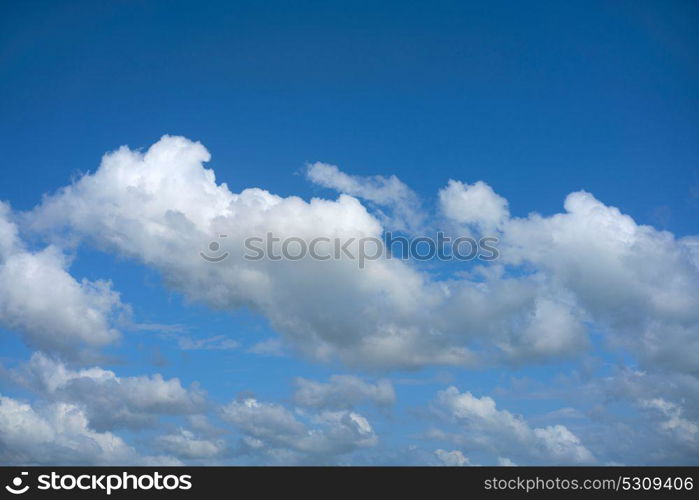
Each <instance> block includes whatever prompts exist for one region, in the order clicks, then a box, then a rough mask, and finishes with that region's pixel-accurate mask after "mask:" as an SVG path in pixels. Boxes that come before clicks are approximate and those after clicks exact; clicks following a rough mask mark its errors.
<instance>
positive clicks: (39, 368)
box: [14, 353, 206, 431]
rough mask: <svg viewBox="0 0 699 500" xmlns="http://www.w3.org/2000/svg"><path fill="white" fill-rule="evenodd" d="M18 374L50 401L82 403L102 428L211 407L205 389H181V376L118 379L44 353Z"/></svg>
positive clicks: (152, 422) (153, 420)
mask: <svg viewBox="0 0 699 500" xmlns="http://www.w3.org/2000/svg"><path fill="white" fill-rule="evenodd" d="M14 375H15V380H16V381H17V382H18V383H20V384H21V385H23V386H25V387H27V388H29V389H31V390H33V391H35V392H36V393H38V394H40V395H42V396H43V397H44V398H45V399H47V400H49V401H55V402H62V403H69V404H71V405H77V406H78V407H80V408H81V410H82V411H83V412H84V415H85V416H86V418H87V419H88V421H89V425H90V427H91V428H93V429H95V430H98V431H105V430H112V429H114V428H117V427H130V428H139V427H144V426H153V425H155V424H156V423H157V419H158V417H159V416H161V415H191V414H196V413H200V412H203V411H204V410H205V408H206V398H205V395H204V393H203V391H202V390H201V389H199V388H198V387H197V386H193V387H190V388H185V387H182V384H181V383H180V381H179V380H178V379H176V378H173V379H169V380H166V379H164V378H163V377H162V376H161V375H160V374H155V375H152V376H136V377H118V376H117V375H116V374H115V373H114V372H112V371H110V370H104V369H102V368H99V367H93V368H86V369H81V370H71V369H70V368H68V367H66V366H65V365H64V364H63V363H62V362H60V361H57V360H54V359H51V358H49V357H47V356H45V355H43V354H41V353H35V354H33V355H32V357H31V360H30V361H29V363H27V364H26V365H24V366H23V367H21V368H20V369H18V370H15V373H14Z"/></svg>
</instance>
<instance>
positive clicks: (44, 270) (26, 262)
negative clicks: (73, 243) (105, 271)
mask: <svg viewBox="0 0 699 500" xmlns="http://www.w3.org/2000/svg"><path fill="white" fill-rule="evenodd" d="M11 215H12V214H11V210H10V208H9V206H8V205H7V204H5V203H2V202H0V326H2V327H4V328H7V329H10V330H16V331H19V332H20V333H21V334H22V335H23V336H24V339H25V341H26V342H27V343H28V344H29V345H30V346H32V347H34V348H37V349H41V350H44V351H47V352H54V353H60V354H62V355H65V356H68V357H73V358H75V357H78V356H80V355H87V354H89V352H90V351H94V350H95V349H96V348H99V347H102V346H104V345H106V344H109V343H111V342H114V341H115V340H117V339H118V338H119V332H118V331H117V330H116V329H115V328H114V327H113V326H112V320H113V316H114V315H115V314H117V313H119V312H123V311H124V306H123V305H122V304H121V301H120V298H119V294H118V293H116V292H115V291H113V290H112V288H111V283H110V282H109V281H100V280H98V281H89V280H86V279H83V280H82V281H77V280H75V279H74V278H73V277H72V276H71V275H70V274H68V272H67V269H68V266H69V263H70V261H69V259H68V258H67V257H66V255H64V254H63V253H62V252H61V251H60V250H59V249H58V248H57V247H55V246H48V247H46V248H44V249H42V250H39V251H30V250H28V249H27V248H26V247H25V245H24V243H23V242H22V240H21V239H20V237H19V232H18V229H17V225H16V224H15V223H14V222H12V221H11V220H10V218H11Z"/></svg>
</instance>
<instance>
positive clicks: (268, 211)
mask: <svg viewBox="0 0 699 500" xmlns="http://www.w3.org/2000/svg"><path fill="white" fill-rule="evenodd" d="M208 159H209V153H208V152H207V151H206V149H205V148H204V147H203V146H202V145H201V144H199V143H194V142H191V141H188V140H186V139H184V138H181V137H167V136H166V137H164V138H163V139H161V140H160V141H159V142H158V143H156V144H155V145H153V146H152V147H151V148H150V149H149V150H148V151H147V152H145V153H140V152H135V151H131V150H129V149H128V148H121V149H119V150H118V151H116V152H114V153H111V154H108V155H106V156H105V158H104V159H103V161H102V165H101V166H100V168H99V169H98V170H97V171H96V172H95V173H94V174H89V175H86V176H84V177H82V178H81V179H79V180H78V181H77V182H76V183H74V184H73V185H71V186H68V187H66V188H64V189H62V190H61V191H59V192H58V193H56V194H55V195H53V196H50V197H48V198H46V199H45V200H44V202H43V203H42V205H41V206H39V207H38V208H37V209H36V210H34V211H33V212H32V213H31V214H29V215H28V216H27V221H28V223H29V224H30V225H31V226H32V227H33V228H34V229H35V230H45V231H50V230H57V229H58V228H62V227H67V228H68V229H69V230H70V231H71V232H72V233H73V234H77V235H82V236H84V237H85V238H87V239H89V240H90V241H92V242H93V243H95V244H97V245H99V246H100V247H102V248H105V249H109V250H113V251H116V252H118V253H121V254H126V255H128V256H132V257H134V258H137V259H139V260H141V261H142V262H144V263H146V264H148V265H152V266H155V267H156V268H158V269H160V270H161V272H162V273H163V275H164V277H165V280H166V282H167V283H168V284H169V285H170V286H172V287H174V288H176V289H178V290H180V291H181V292H183V293H184V294H186V295H187V296H188V297H189V298H192V299H195V300H200V301H203V302H206V303H208V304H209V305H211V306H212V307H216V308H224V309H229V308H236V307H240V306H246V305H247V306H250V307H252V308H253V309H255V310H257V311H260V312H261V313H263V314H264V315H265V316H266V317H268V318H269V319H270V320H271V323H272V325H273V326H274V327H275V328H276V329H277V330H278V331H280V332H281V333H282V334H284V335H285V337H286V340H287V341H288V342H289V343H290V344H291V345H292V346H294V347H296V348H297V349H299V350H301V351H302V352H304V353H305V354H306V355H308V356H311V357H314V358H316V359H321V360H330V359H333V358H336V357H339V358H341V359H342V360H343V361H345V362H346V363H348V364H350V365H361V366H365V367H376V368H381V369H387V368H415V367H421V366H425V365H430V364H456V365H473V364H478V363H481V362H483V361H484V360H487V359H492V358H506V359H513V360H517V361H518V362H519V361H521V360H522V359H525V360H526V359H532V358H533V359H545V358H549V357H552V356H553V357H557V356H565V355H571V354H574V353H576V352H578V351H579V350H580V349H581V348H584V347H585V345H586V340H585V333H584V330H583V328H582V326H581V325H582V317H581V316H582V314H581V312H580V311H579V308H578V307H577V304H576V300H575V297H574V296H573V295H571V294H566V293H564V292H565V291H563V292H562V291H561V290H559V289H558V288H557V287H556V286H554V285H555V284H554V283H552V280H551V279H550V278H549V277H547V276H545V275H540V274H536V275H531V276H521V277H511V276H510V277H507V276H503V275H502V273H501V272H498V269H499V268H498V266H493V267H492V269H490V270H483V269H482V270H481V272H482V274H483V276H480V277H479V276H474V279H464V278H463V277H462V278H459V279H447V280H442V281H437V280H435V279H433V278H431V277H430V276H429V275H427V274H425V273H422V272H418V271H417V270H415V269H414V268H413V267H411V266H410V265H408V264H406V263H405V262H401V261H399V260H387V259H379V260H377V261H370V262H367V263H366V269H363V270H360V269H358V268H357V262H355V261H351V260H348V259H346V258H340V259H337V260H336V259H332V260H327V261H317V260H310V259H306V260H302V261H293V262H289V261H270V260H267V259H263V260H261V261H255V262H252V261H249V260H245V259H243V258H242V254H243V252H244V247H243V241H244V240H245V238H248V237H250V236H256V235H257V236H264V235H265V234H266V233H268V232H271V233H273V234H274V235H275V236H277V237H280V238H286V237H299V238H302V239H304V240H306V241H309V240H311V239H312V238H314V237H329V238H333V237H339V238H342V239H343V240H344V241H347V240H350V239H351V238H362V237H376V238H378V237H380V236H381V234H382V229H383V228H382V226H381V224H380V222H379V220H378V219H377V218H375V217H374V216H372V215H371V214H370V213H369V212H367V210H366V209H365V208H364V206H362V205H361V204H360V203H359V202H358V201H357V200H356V199H355V198H352V197H350V196H348V195H345V194H343V195H341V196H340V197H339V198H338V199H337V200H336V201H329V200H321V199H313V200H311V201H310V202H306V201H303V200H301V199H300V198H296V197H288V198H281V197H279V196H275V195H272V194H270V193H268V192H266V191H264V190H261V189H257V188H252V189H246V190H244V191H242V192H241V193H232V192H230V191H229V190H228V188H227V186H226V184H220V185H217V184H216V182H215V178H214V174H213V172H212V171H211V170H207V169H205V168H204V167H203V166H202V163H203V162H205V161H207V160H208ZM315 168H316V169H317V168H319V167H315ZM313 171H315V170H313ZM326 173H327V172H326ZM330 173H331V174H332V175H331V176H330V178H331V179H334V180H333V181H332V182H330V180H327V179H326V180H325V181H324V182H325V184H326V185H333V186H334V187H338V188H342V187H343V185H344V184H343V183H341V182H340V181H339V180H338V178H336V177H337V176H338V175H339V173H338V172H336V171H335V170H332V171H331V172H330ZM316 174H317V172H316ZM326 177H327V176H326ZM324 178H325V177H324ZM343 179H344V178H343ZM340 180H341V179H340ZM355 181H356V182H359V181H357V180H356V179H354V181H353V182H355ZM351 185H352V186H354V187H353V188H352V190H354V188H357V189H359V188H358V187H357V186H355V184H351ZM360 185H362V186H363V184H361V183H360ZM377 189H379V191H380V192H381V193H383V191H381V189H383V188H382V187H379V188H377ZM361 191H362V193H363V194H364V195H365V196H366V193H364V188H362V189H361ZM382 196H383V195H382ZM386 196H388V195H386ZM374 197H375V196H374ZM221 234H225V235H226V238H221V239H220V241H221V244H223V245H224V247H223V250H225V251H226V252H228V253H229V254H230V256H229V258H228V259H226V260H224V261H223V262H221V263H219V264H216V265H212V264H211V263H209V262H205V261H204V260H203V259H201V258H199V256H198V254H199V252H200V250H202V249H206V245H207V244H208V243H209V242H210V241H211V240H212V239H215V238H217V235H221ZM356 245H357V242H354V243H353V244H352V245H351V246H350V249H354V250H356ZM223 250H222V251H223ZM355 253H356V252H355ZM500 269H501V268H500ZM474 271H475V272H476V273H478V269H475V270H474ZM549 318H550V321H549ZM549 324H552V325H553V326H549ZM540 334H541V335H543V336H545V337H546V338H547V339H548V340H547V341H540V342H537V341H534V342H531V341H530V340H531V339H532V336H534V337H536V336H537V335H540ZM470 345H479V346H480V349H481V350H482V352H480V353H479V354H478V355H476V354H475V353H474V352H472V351H471V350H470V349H469V347H470Z"/></svg>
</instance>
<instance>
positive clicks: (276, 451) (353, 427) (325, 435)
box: [222, 398, 378, 464]
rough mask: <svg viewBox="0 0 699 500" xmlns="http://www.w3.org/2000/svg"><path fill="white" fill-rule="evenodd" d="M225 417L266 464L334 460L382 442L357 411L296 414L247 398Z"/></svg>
mask: <svg viewBox="0 0 699 500" xmlns="http://www.w3.org/2000/svg"><path fill="white" fill-rule="evenodd" d="M300 417H305V419H306V420H309V421H310V425H309V424H306V423H304V422H303V421H301V420H300ZM222 418H223V419H224V420H226V421H227V422H230V423H231V424H233V425H234V426H235V427H236V429H237V430H238V431H239V432H241V433H242V435H243V445H244V453H246V454H248V455H250V456H251V457H253V459H257V460H261V461H263V462H265V463H275V462H281V463H293V462H295V463H307V464H308V463H312V464H328V463H334V462H336V461H337V460H338V459H339V458H340V457H341V456H342V455H345V454H348V453H350V452H353V451H355V450H358V449H361V448H367V447H373V446H375V445H376V444H377V442H378V437H377V436H376V434H375V433H374V430H373V428H372V427H371V424H370V423H369V421H368V420H367V419H366V418H365V417H364V416H362V415H360V414H359V413H356V412H354V411H320V412H318V413H313V414H310V415H307V414H304V413H298V414H296V415H295V414H294V413H292V412H291V411H290V410H288V409H287V408H285V407H283V406H281V405H278V404H275V403H265V402H261V401H258V400H257V399H255V398H244V399H240V400H236V401H232V402H231V403H229V404H228V405H226V406H225V407H224V408H223V410H222Z"/></svg>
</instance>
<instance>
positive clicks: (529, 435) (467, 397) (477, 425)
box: [432, 386, 595, 465]
mask: <svg viewBox="0 0 699 500" xmlns="http://www.w3.org/2000/svg"><path fill="white" fill-rule="evenodd" d="M433 408H434V410H435V411H436V413H437V414H438V415H440V416H442V417H443V418H445V419H446V420H447V421H452V422H455V423H456V424H457V426H458V429H459V433H458V434H455V435H452V436H451V437H450V436H449V435H448V434H446V433H444V434H442V433H440V432H439V431H437V432H433V433H432V436H433V437H444V438H447V439H449V438H450V439H452V440H454V441H455V442H457V443H458V444H461V446H462V447H464V449H465V450H469V449H470V450H474V449H475V450H483V451H486V452H489V453H491V454H492V455H493V458H496V457H503V456H507V457H514V458H522V459H523V460H524V461H527V462H529V463H543V464H546V463H549V464H550V463H555V464H559V465H560V464H566V463H567V464H587V463H592V462H594V461H595V458H594V456H593V455H592V453H591V452H590V451H589V450H588V449H587V448H586V447H585V446H584V445H583V444H582V442H581V441H580V439H579V438H578V437H577V436H576V435H575V434H573V433H572V432H571V431H570V430H569V429H568V428H567V427H566V426H564V425H551V426H546V427H537V428H533V427H531V426H530V425H529V424H528V423H527V422H526V421H525V420H524V419H523V418H522V417H520V416H517V415H514V414H512V413H510V412H509V411H507V410H499V409H498V408H497V407H496V404H495V401H494V400H493V399H492V398H490V397H488V396H483V397H481V398H478V397H476V396H474V395H473V394H471V393H470V392H460V391H459V390H458V389H457V388H456V387H453V386H452V387H449V388H447V389H445V390H443V391H440V392H439V393H438V394H437V398H436V399H435V401H434V403H433ZM518 463H519V462H518Z"/></svg>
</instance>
